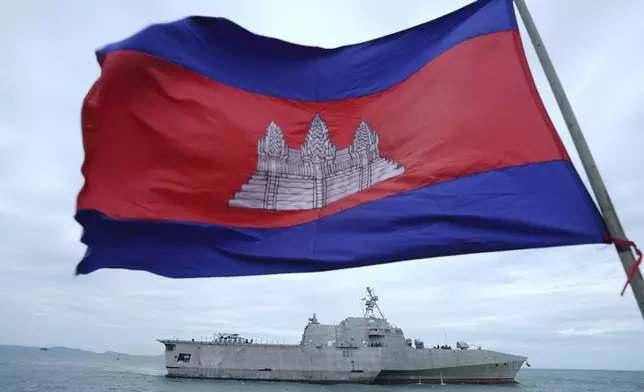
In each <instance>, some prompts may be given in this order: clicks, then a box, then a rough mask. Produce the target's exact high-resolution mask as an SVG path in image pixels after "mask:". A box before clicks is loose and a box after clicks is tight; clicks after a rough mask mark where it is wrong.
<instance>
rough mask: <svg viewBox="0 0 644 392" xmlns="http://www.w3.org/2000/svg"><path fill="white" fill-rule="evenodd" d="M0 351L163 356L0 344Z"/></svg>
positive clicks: (62, 347)
mask: <svg viewBox="0 0 644 392" xmlns="http://www.w3.org/2000/svg"><path fill="white" fill-rule="evenodd" d="M0 349H5V350H17V351H39V350H40V351H53V352H57V353H69V354H87V355H105V356H116V357H120V356H130V357H159V356H163V355H162V354H161V355H132V354H125V353H120V352H117V351H105V352H102V353H98V352H95V351H89V350H82V349H79V348H70V347H64V346H52V347H35V346H20V345H12V344H0Z"/></svg>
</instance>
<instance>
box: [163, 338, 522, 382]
mask: <svg viewBox="0 0 644 392" xmlns="http://www.w3.org/2000/svg"><path fill="white" fill-rule="evenodd" d="M164 343H166V346H168V347H171V348H172V350H171V351H166V369H167V377H170V378H200V379H220V380H248V381H275V382H277V381H280V382H299V383H315V384H338V383H355V384H438V383H440V382H441V380H442V382H444V383H445V384H455V383H459V384H463V383H465V384H513V383H516V381H515V376H516V374H517V372H518V371H519V369H520V368H521V365H522V364H523V362H524V360H525V358H523V357H517V356H512V355H508V354H502V353H496V352H493V351H486V350H473V351H472V350H470V351H460V350H435V349H423V350H416V349H411V348H409V349H407V350H405V349H403V350H388V349H385V348H364V347H363V348H352V349H348V348H338V347H324V346H322V347H315V346H301V345H257V344H241V345H219V344H212V343H208V342H185V341H184V342H179V341H173V342H170V341H164ZM482 362H484V363H482Z"/></svg>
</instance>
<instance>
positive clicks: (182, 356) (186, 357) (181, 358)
mask: <svg viewBox="0 0 644 392" xmlns="http://www.w3.org/2000/svg"><path fill="white" fill-rule="evenodd" d="M191 356H192V354H184V353H181V354H179V356H178V357H177V362H190V357H191Z"/></svg>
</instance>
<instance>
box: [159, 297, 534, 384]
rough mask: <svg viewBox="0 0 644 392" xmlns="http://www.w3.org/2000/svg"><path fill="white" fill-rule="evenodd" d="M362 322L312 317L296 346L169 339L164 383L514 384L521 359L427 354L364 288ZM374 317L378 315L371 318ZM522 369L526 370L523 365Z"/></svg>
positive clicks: (472, 351) (466, 352)
mask: <svg viewBox="0 0 644 392" xmlns="http://www.w3.org/2000/svg"><path fill="white" fill-rule="evenodd" d="M362 300H363V302H364V312H363V314H362V317H348V318H345V319H344V320H343V321H342V322H340V323H339V324H337V325H328V324H321V323H320V322H319V321H318V319H317V317H316V315H315V313H314V314H313V317H311V318H309V320H308V323H307V325H306V327H305V328H304V333H303V334H302V340H301V341H300V343H299V344H268V343H261V342H256V341H254V340H253V339H246V338H243V337H241V336H239V334H231V333H226V334H223V333H220V334H216V335H215V336H213V338H212V339H209V340H207V341H195V340H194V339H192V340H178V339H172V340H166V339H159V340H158V341H159V342H161V343H163V344H164V345H165V365H166V369H167V377H177V378H210V379H234V380H257V381H285V382H307V383H361V384H450V383H451V384H456V383H467V384H502V383H506V384H507V383H509V384H515V383H517V381H516V380H515V378H516V375H517V373H518V372H519V370H520V369H521V367H522V365H523V364H524V363H526V364H527V362H526V359H527V358H526V357H522V356H517V355H511V354H505V353H501V352H495V351H490V350H483V349H481V347H480V346H478V347H474V348H472V347H470V346H469V345H468V344H467V343H466V342H457V343H456V347H455V348H452V347H451V346H448V345H444V346H435V347H431V348H426V347H425V346H424V343H423V342H422V341H421V340H419V339H414V341H413V342H412V340H411V339H409V338H406V337H405V335H404V334H403V331H402V329H400V328H399V327H397V326H395V325H393V324H390V323H389V322H388V321H387V319H386V318H385V317H384V316H383V314H382V312H381V311H380V308H379V306H378V297H377V296H376V295H375V293H374V291H373V289H371V288H369V287H367V296H366V297H365V298H363V299H362ZM376 311H377V314H376ZM527 366H530V365H529V364H527Z"/></svg>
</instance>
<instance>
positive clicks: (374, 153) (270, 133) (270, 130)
mask: <svg viewBox="0 0 644 392" xmlns="http://www.w3.org/2000/svg"><path fill="white" fill-rule="evenodd" d="M257 154H258V158H257V170H256V171H255V174H253V175H252V177H251V178H250V179H249V180H248V182H247V183H246V184H243V185H242V186H241V190H240V191H238V192H235V195H234V196H233V198H232V199H230V200H229V201H228V206H229V207H236V208H255V209H264V210H310V209H317V208H321V207H324V206H325V205H327V204H329V203H332V202H334V201H336V200H339V199H341V198H343V197H347V196H349V195H352V194H354V193H358V192H360V191H363V190H365V189H367V188H369V187H371V186H373V185H374V184H377V183H379V182H381V181H385V180H387V179H390V178H392V177H395V176H398V175H400V174H402V173H404V172H405V168H404V167H403V166H401V165H399V164H397V163H396V162H393V161H391V160H389V159H386V158H383V157H381V156H380V151H379V138H378V134H377V133H376V132H375V131H374V130H372V129H371V127H370V126H369V124H367V123H366V122H365V121H362V122H361V123H360V125H359V126H358V129H356V133H355V136H354V138H353V144H351V145H350V146H349V147H347V148H345V149H342V150H338V149H337V148H336V147H335V146H334V145H333V143H331V138H330V135H329V128H328V127H327V125H326V123H325V122H324V120H322V118H321V117H320V116H319V115H317V114H316V115H315V117H313V120H311V123H310V125H309V131H308V133H307V134H306V137H305V138H304V144H303V145H302V146H301V147H300V148H299V149H293V148H290V147H289V146H288V145H287V144H286V141H285V140H284V133H283V132H282V130H281V129H280V128H279V127H278V126H277V124H275V123H274V122H271V123H270V124H268V126H267V127H266V136H264V137H262V138H260V139H259V141H258V142H257Z"/></svg>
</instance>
